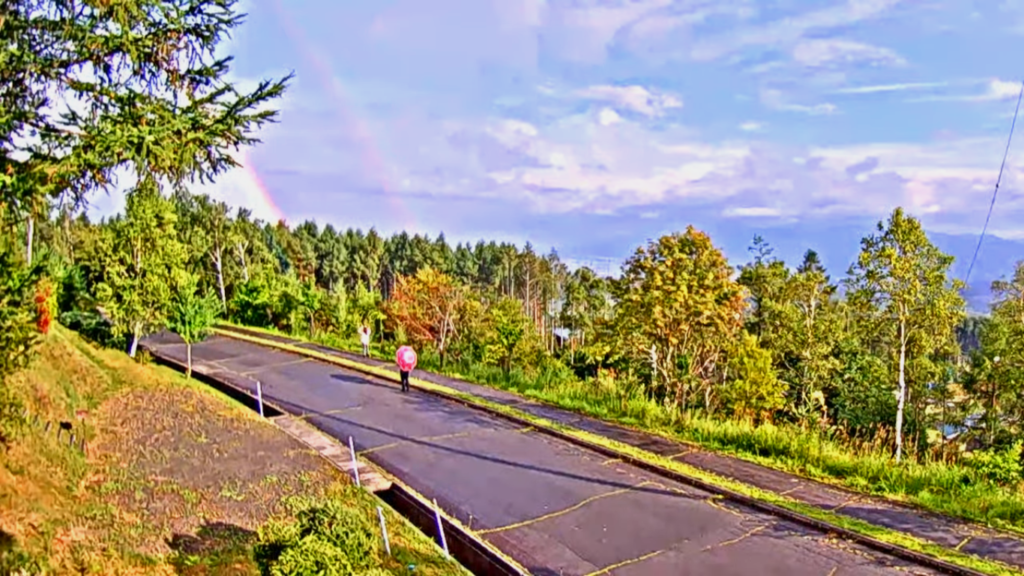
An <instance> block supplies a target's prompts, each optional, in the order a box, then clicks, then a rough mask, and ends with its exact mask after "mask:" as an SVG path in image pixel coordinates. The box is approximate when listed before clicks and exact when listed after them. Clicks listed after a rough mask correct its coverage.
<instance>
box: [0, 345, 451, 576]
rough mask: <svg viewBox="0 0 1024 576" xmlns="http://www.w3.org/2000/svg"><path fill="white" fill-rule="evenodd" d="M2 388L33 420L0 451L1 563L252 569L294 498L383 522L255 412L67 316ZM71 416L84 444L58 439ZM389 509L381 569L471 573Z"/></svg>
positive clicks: (86, 568) (132, 569)
mask: <svg viewBox="0 0 1024 576" xmlns="http://www.w3.org/2000/svg"><path fill="white" fill-rule="evenodd" d="M5 386H9V387H10V388H11V390H12V391H13V392H14V393H15V394H16V395H18V396H19V397H21V398H23V399H24V401H25V403H26V405H27V406H28V408H29V415H28V420H29V422H28V423H25V424H24V425H23V426H22V430H21V431H22V434H21V435H20V436H19V437H17V438H16V439H15V440H13V441H12V442H11V443H10V445H9V446H8V448H7V449H6V450H4V451H0V573H17V569H18V568H25V569H27V570H28V571H29V572H28V573H33V574H35V573H57V574H66V573H77V574H147V575H148V574H155V575H159V574H190V575H204V574H210V575H213V574H217V575H232V576H235V575H250V574H251V575H255V574H258V573H259V572H258V570H257V566H256V564H255V563H254V561H253V558H252V549H253V545H254V543H255V542H256V540H257V531H258V529H259V527H260V526H263V525H265V524H266V523H267V522H268V521H270V520H277V521H288V519H289V518H291V517H292V516H293V513H294V511H295V506H294V502H295V501H296V499H299V498H301V499H306V500H307V501H308V500H309V499H313V500H317V499H319V500H320V501H322V500H323V499H335V500H337V501H340V502H341V503H342V504H343V505H344V506H346V507H350V508H353V509H355V510H357V511H358V512H359V513H360V514H364V515H367V516H372V517H373V521H374V523H375V522H376V506H377V505H380V502H378V501H377V500H376V499H375V498H373V497H372V496H370V495H369V494H365V493H363V492H361V491H358V490H354V489H352V488H349V487H348V486H347V485H345V484H343V483H342V482H343V481H345V480H344V476H343V475H342V474H341V473H340V472H338V471H336V470H335V469H334V468H332V467H330V466H329V465H328V464H327V463H326V461H324V460H323V459H322V458H320V457H319V456H318V455H316V454H314V453H313V452H312V451H310V450H308V449H306V448H304V447H302V446H300V445H298V444H297V443H296V442H295V441H294V440H292V439H291V437H289V436H287V435H286V434H284V433H283V432H281V431H280V430H278V429H277V428H276V427H275V426H273V425H272V424H270V423H268V422H266V421H264V420H262V419H260V418H259V417H258V416H256V415H254V414H253V413H252V412H251V411H250V410H248V409H246V408H245V407H243V406H241V405H240V404H238V403H236V402H234V401H233V400H231V399H229V398H228V397H227V396H224V395H222V394H219V393H217V392H216V391H214V390H212V389H210V388H208V387H206V386H204V385H202V384H199V383H196V382H195V381H189V380H186V379H184V378H183V377H182V376H181V375H179V374H178V373H177V372H174V371H172V370H170V369H167V368H162V367H156V366H151V365H146V364H141V363H139V362H136V361H134V360H131V359H129V358H128V357H127V356H126V355H125V354H123V353H121V352H117V351H112V350H104V349H99V348H96V347H95V346H93V345H91V344H89V343H88V342H86V341H85V340H83V339H82V338H81V337H79V336H78V335H77V334H74V333H72V332H70V331H68V330H66V329H63V328H61V327H59V326H57V327H55V329H54V330H53V331H52V332H51V334H50V335H49V336H48V337H47V338H46V339H45V341H44V343H43V344H42V346H41V348H40V354H39V357H38V358H37V359H36V360H35V361H33V363H32V364H31V365H30V366H29V367H28V368H27V369H26V370H24V371H22V372H21V373H19V374H17V375H15V376H14V377H13V378H11V379H10V380H9V381H7V382H6V383H5ZM37 417H38V420H39V423H38V424H36V423H35V420H36V418H37ZM61 421H65V422H69V423H71V424H72V432H73V433H75V435H76V446H75V447H70V446H68V443H67V439H68V434H67V433H64V434H63V435H62V441H60V442H58V441H57V437H56V429H57V428H58V425H57V424H56V423H59V422H61ZM46 422H51V423H54V424H52V425H51V427H50V429H49V430H48V431H47V430H46ZM83 437H84V438H85V439H86V451H85V453H82V451H81V450H80V449H79V447H78V446H77V444H78V439H81V438H83ZM384 508H385V511H386V512H385V513H386V514H387V517H388V518H387V520H388V524H389V528H390V537H391V542H392V549H393V550H395V551H396V555H395V559H392V560H389V561H387V563H386V565H384V566H382V568H384V569H386V570H390V571H393V572H394V573H406V572H407V570H406V565H407V564H401V565H399V562H408V563H415V564H416V565H417V572H418V573H423V574H429V575H433V576H448V575H453V576H454V575H455V574H459V575H465V574H467V573H466V572H465V571H464V570H463V569H462V568H461V567H459V566H457V565H455V564H453V563H451V562H449V561H446V560H444V559H443V557H442V555H441V552H440V550H439V549H438V548H437V546H436V545H435V544H434V543H433V542H432V541H431V540H430V539H428V538H427V537H426V536H424V535H423V534H422V533H420V532H419V531H417V530H416V529H415V528H414V527H413V526H412V525H411V524H409V523H408V522H407V521H405V519H404V518H402V517H400V516H399V515H397V513H395V512H394V511H392V510H391V509H390V508H388V507H387V506H384ZM396 559H397V560H396Z"/></svg>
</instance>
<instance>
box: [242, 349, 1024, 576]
mask: <svg viewBox="0 0 1024 576" xmlns="http://www.w3.org/2000/svg"><path fill="white" fill-rule="evenodd" d="M239 337H240V338H241V339H243V340H244V339H250V340H251V341H253V342H256V343H261V344H266V345H270V346H273V347H276V348H278V349H281V350H284V351H289V352H292V353H296V354H301V355H305V356H308V357H312V358H316V359H318V360H321V361H325V362H329V363H333V364H336V365H339V366H343V367H346V368H352V369H357V370H360V371H363V372H367V373H370V374H373V375H376V376H379V377H382V378H387V379H390V380H394V379H396V375H395V374H394V373H392V372H390V371H388V370H384V369H381V368H375V367H370V366H366V365H363V364H359V363H356V362H352V361H349V360H346V359H344V358H339V357H337V356H331V355H327V354H322V353H319V352H316V351H312V350H309V349H305V348H299V347H297V346H292V345H289V344H282V343H279V342H268V341H267V340H262V339H259V338H251V337H248V336H239ZM412 381H413V382H414V383H415V384H416V385H417V386H420V387H421V388H423V389H425V390H430V391H433V392H437V393H440V394H443V395H448V396H450V397H454V398H457V399H459V400H461V401H463V402H465V403H467V404H471V405H477V406H481V407H484V408H487V409H490V410H493V411H495V412H499V413H503V414H507V415H510V416H512V417H515V418H518V419H520V420H523V421H526V422H529V423H530V424H531V425H533V426H535V427H538V428H542V429H545V428H546V429H549V430H554V431H558V432H561V433H564V434H567V435H569V436H572V437H575V438H577V439H579V440H581V441H583V442H586V443H589V444H592V445H595V446H601V447H604V448H607V449H610V450H613V451H615V452H617V453H620V454H623V455H626V456H630V457H632V458H635V459H637V460H639V461H643V462H647V463H650V464H654V465H656V466H660V467H662V468H664V469H668V470H671V471H674V472H677V473H679V474H683V475H685V476H689V477H691V478H696V479H699V480H701V481H703V482H706V483H708V484H711V485H715V486H719V487H721V488H724V489H727V490H730V491H732V492H735V493H739V494H742V495H745V496H748V497H750V498H756V499H757V500H760V501H762V502H767V503H770V504H774V505H776V506H780V507H783V508H786V509H788V510H791V511H793V512H796V513H799V514H803V515H805V516H809V517H811V518H815V519H818V520H820V521H823V522H827V523H829V524H831V525H834V526H836V527H839V528H844V529H847V530H850V531H852V532H855V533H859V534H862V535H864V536H868V537H871V538H874V539H876V540H879V541H882V542H887V543H889V544H893V545H896V546H900V547H902V548H905V549H908V550H913V551H917V552H920V553H923V554H926V555H929V556H932V557H934V558H938V559H940V560H943V561H946V562H950V563H952V564H956V565H959V566H963V567H966V568H970V569H972V570H976V571H978V572H982V573H985V574H993V575H1000V576H1002V575H1010V574H1019V573H1020V572H1019V571H1018V570H1016V569H1014V568H1012V567H1009V566H1007V565H1005V564H1002V563H1000V562H995V561H991V560H987V559H983V558H979V557H976V556H972V555H969V554H965V553H962V552H960V551H958V550H955V549H950V548H947V547H944V546H940V545H938V544H934V543H931V542H927V541H925V540H922V539H920V538H916V537H914V536H910V535H908V534H905V533H902V532H899V531H896V530H891V529H888V528H884V527H881V526H876V525H873V524H870V523H867V522H864V521H861V520H858V519H856V518H852V517H848V516H842V515H839V514H835V513H833V512H829V511H827V510H822V509H820V508H817V507H814V506H812V505H809V504H806V503H803V502H799V501H797V500H794V499H792V498H789V497H786V496H783V495H781V494H777V493H774V492H769V491H766V490H762V489H759V488H756V487H753V486H750V485H748V484H744V483H741V482H737V481H735V480H732V479H729V478H725V477H722V476H719V475H717V474H713V473H710V472H707V471H705V470H701V469H699V468H696V467H693V466H690V465H688V464H685V463H682V462H678V461H675V460H671V459H668V458H663V457H660V456H657V455H655V454H652V453H650V452H647V451H644V450H640V449H637V448H634V447H632V446H629V445H627V444H624V443H621V442H617V441H615V440H611V439H608V438H605V437H602V436H598V435H596V434H592V433H589V432H585V431H582V430H577V429H574V428H571V427H568V426H564V425H561V424H558V423H555V422H552V421H550V420H547V419H545V418H540V417H536V416H532V415H529V414H526V413H524V412H521V411H519V410H516V409H514V408H510V407H507V406H503V405H500V404H497V403H494V402H490V401H487V400H483V399H481V398H479V397H476V396H473V395H470V394H465V393H462V392H459V391H457V390H453V389H451V388H448V387H445V386H441V385H438V384H435V383H432V382H427V381H425V380H420V379H418V378H413V379H412ZM570 398H572V396H570Z"/></svg>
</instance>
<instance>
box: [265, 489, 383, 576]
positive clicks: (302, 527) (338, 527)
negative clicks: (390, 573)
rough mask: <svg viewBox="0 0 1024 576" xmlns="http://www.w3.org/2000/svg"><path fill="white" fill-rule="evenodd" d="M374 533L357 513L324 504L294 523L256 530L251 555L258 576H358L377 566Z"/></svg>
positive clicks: (377, 544)
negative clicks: (255, 539)
mask: <svg viewBox="0 0 1024 576" xmlns="http://www.w3.org/2000/svg"><path fill="white" fill-rule="evenodd" d="M375 530H376V526H375V525H374V524H373V522H371V520H370V519H369V518H368V517H367V516H366V515H364V514H362V513H361V512H360V511H359V510H358V509H354V508H348V507H346V506H344V505H342V504H341V503H340V502H338V501H335V500H327V501H325V502H320V503H316V504H313V505H311V506H308V507H307V508H305V509H304V510H301V511H299V512H298V514H297V515H296V521H295V522H292V523H287V524H284V523H270V524H268V525H267V526H264V527H262V528H261V529H260V531H259V540H258V542H257V544H256V546H255V548H254V550H253V555H254V559H255V560H256V564H257V566H259V569H260V574H262V575H263V576H314V575H316V576H335V575H337V576H348V575H351V574H361V573H364V572H365V571H367V570H370V569H371V568H374V567H375V565H376V564H377V563H378V562H379V560H378V557H379V554H380V542H379V538H378V537H377V535H376V532H375ZM384 573H385V574H386V572H384Z"/></svg>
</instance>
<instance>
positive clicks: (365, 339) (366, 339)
mask: <svg viewBox="0 0 1024 576" xmlns="http://www.w3.org/2000/svg"><path fill="white" fill-rule="evenodd" d="M359 343H360V344H362V345H363V356H366V357H367V358H369V357H370V327H369V326H367V325H366V324H363V325H362V327H360V328H359Z"/></svg>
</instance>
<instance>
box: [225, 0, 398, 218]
mask: <svg viewBox="0 0 1024 576" xmlns="http://www.w3.org/2000/svg"><path fill="white" fill-rule="evenodd" d="M271 5H272V6H273V9H274V11H275V12H276V13H277V15H278V17H279V18H278V21H279V22H280V23H281V26H282V28H283V29H284V32H285V34H286V35H287V36H288V38H289V39H290V40H291V41H292V43H293V44H294V45H295V46H297V47H298V49H299V51H300V52H301V53H302V56H303V59H304V60H306V61H307V62H308V63H309V64H311V65H312V67H313V69H314V70H315V72H316V76H317V79H318V80H319V82H320V84H321V85H322V86H323V87H324V88H325V89H326V90H327V92H328V93H330V94H332V95H333V96H334V99H335V102H334V103H335V107H334V109H335V112H336V113H337V114H338V116H340V119H341V121H342V124H343V125H344V126H347V127H348V129H349V130H351V135H352V136H354V138H353V139H354V140H355V141H356V142H357V143H358V144H359V149H360V152H361V157H362V160H363V166H364V167H365V168H366V169H367V170H368V171H369V172H370V173H371V174H373V175H374V179H375V180H376V181H377V183H378V185H379V186H380V188H381V190H382V191H383V192H384V195H385V197H386V198H387V199H388V203H389V204H390V206H391V208H392V211H393V212H394V213H395V214H396V215H398V216H399V218H400V220H401V221H403V222H405V223H406V224H407V226H406V227H407V229H414V228H415V219H414V215H413V213H412V211H411V210H409V208H408V207H407V206H406V205H405V204H404V203H403V202H402V201H401V199H400V198H399V196H398V195H397V194H395V193H394V189H395V187H394V186H393V184H392V182H391V178H390V175H389V173H390V170H389V169H388V165H387V163H386V162H385V161H384V158H383V157H382V156H381V154H380V151H379V150H378V147H377V146H376V143H375V142H374V140H373V137H372V135H371V133H370V130H369V127H368V125H367V123H366V122H365V121H364V120H362V118H360V117H359V115H357V114H355V113H351V112H350V108H351V107H350V106H347V105H346V102H347V98H346V97H345V91H344V87H343V86H342V84H341V82H340V81H339V80H338V78H337V76H335V74H334V71H333V70H332V69H331V66H330V64H329V63H328V62H327V60H326V58H324V57H323V55H322V54H321V52H320V51H319V50H317V49H316V47H315V46H313V44H312V43H311V42H309V41H308V40H307V39H306V36H305V34H303V33H302V31H301V30H300V29H299V28H298V27H297V26H296V25H295V23H294V22H293V21H292V19H291V16H290V14H289V13H288V11H287V10H285V8H284V3H283V2H281V0H271ZM241 164H242V165H243V167H244V170H245V173H246V176H247V179H248V180H250V184H251V185H252V186H253V187H254V188H255V189H257V190H258V191H259V194H260V200H259V201H260V204H261V205H262V206H261V207H262V208H264V209H266V210H267V211H269V212H271V213H273V214H275V215H276V217H277V218H278V219H283V218H284V214H283V212H282V211H281V209H280V208H279V207H278V206H277V203H276V202H275V201H274V198H273V195H272V194H271V193H270V190H269V188H268V187H267V186H266V184H265V183H264V182H263V180H262V179H261V178H260V176H259V173H258V172H257V171H256V169H255V167H254V166H253V165H252V162H251V161H249V157H248V156H247V155H245V154H243V162H241Z"/></svg>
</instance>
